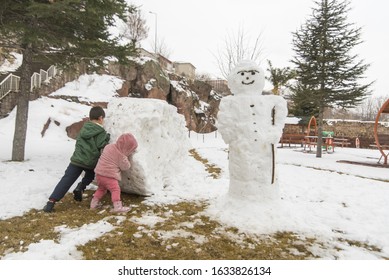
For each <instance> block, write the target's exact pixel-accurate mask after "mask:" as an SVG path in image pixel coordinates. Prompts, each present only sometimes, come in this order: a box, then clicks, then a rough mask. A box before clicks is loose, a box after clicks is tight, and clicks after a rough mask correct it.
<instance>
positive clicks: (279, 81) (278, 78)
mask: <svg viewBox="0 0 389 280" xmlns="http://www.w3.org/2000/svg"><path fill="white" fill-rule="evenodd" d="M267 63H268V65H269V68H268V69H267V71H269V72H270V76H269V77H266V79H267V80H268V81H270V82H271V83H272V85H273V89H272V92H273V94H275V95H280V90H281V87H283V86H287V85H288V82H289V81H290V80H292V79H293V78H294V76H295V73H294V71H293V70H292V69H290V68H289V67H285V68H276V67H273V64H272V63H271V61H270V60H268V61H267Z"/></svg>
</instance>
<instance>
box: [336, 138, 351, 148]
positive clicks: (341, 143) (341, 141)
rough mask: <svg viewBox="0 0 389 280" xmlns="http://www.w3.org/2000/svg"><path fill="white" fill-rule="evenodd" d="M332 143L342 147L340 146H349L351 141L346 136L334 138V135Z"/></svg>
mask: <svg viewBox="0 0 389 280" xmlns="http://www.w3.org/2000/svg"><path fill="white" fill-rule="evenodd" d="M334 144H335V146H337V147H342V148H344V147H348V146H350V145H351V142H350V140H349V139H347V138H336V137H334Z"/></svg>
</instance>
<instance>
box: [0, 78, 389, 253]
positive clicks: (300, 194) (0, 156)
mask: <svg viewBox="0 0 389 280" xmlns="http://www.w3.org/2000/svg"><path fill="white" fill-rule="evenodd" d="M85 80H86V81H88V83H89V86H93V89H94V90H93V91H89V95H88V96H87V99H88V100H89V101H93V100H94V95H96V96H98V101H102V100H104V99H105V98H102V97H101V96H105V97H106V100H109V99H110V98H113V96H114V95H115V90H114V89H115V87H116V84H115V83H107V82H106V79H105V78H104V77H101V78H100V77H98V76H93V77H92V78H87V79H85ZM92 80H93V82H91V81H92ZM80 81H81V80H79V81H75V82H73V83H79V84H78V86H79V88H85V87H86V88H87V87H88V85H80V83H81V82H80ZM100 81H101V83H99V82H100ZM74 87H75V85H74V84H72V83H69V84H67V85H66V87H65V88H63V89H61V95H65V94H66V93H68V94H70V95H76V94H77V91H74ZM67 89H69V90H67ZM89 109H90V107H89V106H86V105H81V104H78V103H74V102H69V101H65V100H61V99H51V98H47V97H44V98H40V99H38V100H36V101H32V102H30V110H29V121H28V134H27V144H26V160H25V161H24V162H11V161H9V160H10V159H11V150H12V139H13V131H14V124H15V113H16V110H14V111H13V112H12V113H11V114H10V115H9V116H8V117H7V118H4V119H1V120H0V139H1V145H0V188H1V195H0V205H1V208H0V219H7V218H10V217H13V216H18V215H23V213H24V212H26V211H28V210H30V209H33V208H36V209H41V208H42V207H43V205H44V204H45V202H46V200H47V198H48V196H49V194H50V193H51V192H52V190H53V187H54V186H55V184H56V183H57V182H58V180H59V179H60V178H61V176H62V175H63V172H64V170H65V168H66V166H67V165H68V163H69V158H70V156H71V154H72V151H73V148H74V143H75V141H74V140H72V139H69V138H68V137H67V136H66V132H65V127H66V126H68V125H70V124H72V123H73V122H77V121H79V120H81V119H82V118H83V117H86V116H87V115H88V112H89ZM48 118H51V120H52V122H51V124H50V126H49V128H48V129H47V131H46V132H45V134H44V136H43V137H42V135H41V132H42V129H43V126H44V124H45V123H46V122H47V120H48ZM54 121H56V123H57V124H56V123H55V122H54ZM167 125H168V124H167ZM190 142H191V144H192V146H193V148H195V149H196V150H197V152H198V153H199V154H200V155H201V156H202V157H203V158H206V159H208V160H209V162H210V163H213V164H215V165H217V166H218V167H220V168H221V169H222V173H221V176H220V178H217V179H214V178H212V177H211V176H209V174H208V173H207V172H206V171H205V170H204V166H203V165H202V164H201V163H200V162H197V161H195V160H194V159H193V158H191V157H190V158H189V159H188V161H189V162H190V163H191V164H189V165H188V166H186V167H184V168H183V173H180V174H178V175H177V176H178V177H177V178H176V180H173V184H172V185H171V186H169V187H168V188H165V189H163V190H160V192H157V193H156V194H155V195H154V196H151V197H149V198H148V199H147V201H148V203H162V202H163V203H175V202H178V201H181V200H183V199H185V200H193V201H195V200H207V202H208V203H209V205H210V206H209V207H208V209H207V210H206V212H205V213H206V215H209V216H210V217H211V218H212V219H216V220H218V221H220V222H221V223H222V224H225V225H226V226H234V227H237V228H239V229H240V230H241V231H244V232H249V233H254V234H267V233H274V232H277V231H292V232H295V233H297V234H301V236H311V237H312V236H313V237H315V238H317V239H319V240H321V241H322V242H323V243H324V244H325V245H326V246H325V247H327V248H333V250H331V249H330V250H328V249H327V250H323V249H322V248H320V247H317V248H312V250H313V251H314V253H315V254H316V255H318V256H321V258H322V259H335V258H336V259H343V260H379V259H381V260H382V259H385V258H386V259H387V258H389V184H388V181H389V173H388V171H389V169H387V168H377V167H367V166H359V165H351V164H344V163H338V162H337V161H338V160H350V161H370V162H376V161H377V160H378V158H379V155H380V154H379V152H378V151H377V150H365V149H352V148H335V152H334V153H332V154H323V157H322V158H321V159H317V158H316V157H315V155H314V154H311V153H303V152H302V149H301V148H299V147H295V148H282V149H278V154H277V156H278V164H277V168H278V173H279V185H280V190H281V199H280V200H278V201H276V202H275V201H269V202H268V203H258V202H256V201H250V200H243V201H239V200H238V199H230V198H229V197H228V195H227V192H228V178H229V175H228V157H227V156H228V155H227V152H226V148H227V146H226V145H225V143H224V142H223V141H222V139H221V137H220V135H218V134H216V133H210V134H207V135H198V134H195V133H193V132H191V134H190ZM161 149H169V147H166V146H165V147H161ZM188 157H189V155H188ZM71 190H72V189H71ZM127 218H131V217H130V216H129V217H127ZM146 218H149V217H145V221H143V222H144V223H147V221H146ZM111 229H112V227H111V226H107V224H106V223H103V222H101V223H100V222H99V223H96V224H88V225H84V226H83V227H81V228H79V229H78V230H77V229H76V230H75V229H72V230H71V231H69V230H66V229H61V228H60V229H58V230H59V231H60V232H61V236H62V238H60V240H59V243H55V242H54V241H52V240H41V241H40V242H39V243H36V244H32V245H30V246H29V248H28V250H27V251H26V252H19V253H10V254H8V255H6V256H3V257H2V259H36V260H40V259H64V258H65V256H67V257H69V256H74V258H82V256H80V255H77V253H75V250H76V249H75V248H76V246H77V245H79V243H78V244H75V243H74V242H71V240H72V236H73V235H74V234H77V236H78V237H79V238H77V240H78V242H82V243H86V242H88V241H89V240H92V239H95V238H97V237H98V235H96V232H100V233H101V234H104V233H105V232H107V231H110V230H111ZM81 237H82V238H81ZM339 238H343V239H348V240H355V241H360V242H362V243H367V244H369V245H374V246H376V247H378V248H380V249H381V251H380V252H372V251H368V250H366V249H364V248H361V247H356V246H352V245H347V243H341V242H339V241H338V239H339ZM48 252H50V253H48ZM69 252H73V253H72V254H68V253H69Z"/></svg>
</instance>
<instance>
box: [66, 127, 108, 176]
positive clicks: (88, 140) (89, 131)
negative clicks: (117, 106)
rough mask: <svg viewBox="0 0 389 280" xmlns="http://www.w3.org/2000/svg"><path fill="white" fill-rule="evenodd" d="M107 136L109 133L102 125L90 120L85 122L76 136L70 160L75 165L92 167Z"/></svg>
mask: <svg viewBox="0 0 389 280" xmlns="http://www.w3.org/2000/svg"><path fill="white" fill-rule="evenodd" d="M109 138H110V135H109V134H108V133H107V132H106V131H105V129H104V128H103V127H102V126H100V125H98V124H96V123H93V122H91V121H88V122H86V123H85V124H84V126H83V127H82V128H81V130H80V133H79V134H78V136H77V141H76V148H75V150H74V153H73V155H72V157H71V158H70V162H71V163H72V164H74V165H77V166H81V167H84V168H88V169H94V168H95V167H96V164H97V161H98V160H99V157H100V154H101V151H102V149H103V148H104V147H105V145H107V144H108V142H109Z"/></svg>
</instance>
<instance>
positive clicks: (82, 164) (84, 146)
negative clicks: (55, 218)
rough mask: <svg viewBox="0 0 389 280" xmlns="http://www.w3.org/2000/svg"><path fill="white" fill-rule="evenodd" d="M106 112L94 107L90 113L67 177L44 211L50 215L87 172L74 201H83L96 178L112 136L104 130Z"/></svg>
mask: <svg viewBox="0 0 389 280" xmlns="http://www.w3.org/2000/svg"><path fill="white" fill-rule="evenodd" d="M104 118H105V112H104V110H103V108H101V107H100V106H96V107H93V108H92V109H91V110H90V112H89V121H88V122H86V123H85V124H84V126H83V127H82V128H81V130H80V133H79V134H78V136H77V141H76V148H75V150H74V152H73V155H72V157H71V158H70V164H69V166H68V167H67V169H66V170H65V175H64V176H63V177H62V179H61V180H60V181H59V182H58V184H57V186H56V187H55V188H54V191H53V193H52V194H51V195H50V197H49V201H48V202H47V204H46V205H45V207H44V208H43V211H45V212H47V213H50V212H52V211H53V210H54V205H55V203H56V202H57V201H59V200H61V199H62V198H63V197H64V196H65V194H66V193H67V192H68V190H69V189H70V187H71V186H72V185H73V183H74V182H75V181H76V180H77V178H78V177H79V176H80V175H81V173H82V171H84V172H85V175H84V177H83V178H82V181H81V182H80V183H78V185H77V187H76V188H75V189H74V191H73V195H74V199H75V200H76V201H82V194H83V192H84V190H85V188H86V187H87V186H88V185H89V184H90V183H91V182H92V181H93V179H94V178H95V173H94V168H95V166H96V164H97V161H98V159H99V157H100V153H101V151H102V149H103V148H104V147H105V145H107V144H108V142H109V138H110V135H109V134H108V133H107V132H106V131H105V129H104V128H103V122H104Z"/></svg>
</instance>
